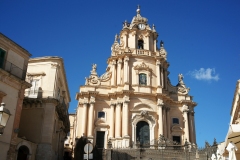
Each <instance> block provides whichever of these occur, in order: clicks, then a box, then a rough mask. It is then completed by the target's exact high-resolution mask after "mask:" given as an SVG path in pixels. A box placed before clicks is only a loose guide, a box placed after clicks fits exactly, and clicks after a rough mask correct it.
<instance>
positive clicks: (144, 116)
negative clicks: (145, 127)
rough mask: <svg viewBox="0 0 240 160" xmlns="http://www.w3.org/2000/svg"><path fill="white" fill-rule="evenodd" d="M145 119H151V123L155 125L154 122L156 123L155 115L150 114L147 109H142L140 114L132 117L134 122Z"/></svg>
mask: <svg viewBox="0 0 240 160" xmlns="http://www.w3.org/2000/svg"><path fill="white" fill-rule="evenodd" d="M144 119H145V120H148V121H150V122H151V125H154V124H155V119H154V117H153V116H152V115H149V112H148V111H146V110H142V111H141V112H140V114H137V115H135V116H134V117H133V118H132V122H133V123H137V122H139V121H141V120H144Z"/></svg>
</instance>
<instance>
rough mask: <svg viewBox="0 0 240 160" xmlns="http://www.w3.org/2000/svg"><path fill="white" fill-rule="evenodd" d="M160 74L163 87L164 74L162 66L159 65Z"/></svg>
mask: <svg viewBox="0 0 240 160" xmlns="http://www.w3.org/2000/svg"><path fill="white" fill-rule="evenodd" d="M160 75H161V86H162V88H164V80H163V79H164V76H163V66H162V65H160Z"/></svg>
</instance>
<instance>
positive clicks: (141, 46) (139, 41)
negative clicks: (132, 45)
mask: <svg viewBox="0 0 240 160" xmlns="http://www.w3.org/2000/svg"><path fill="white" fill-rule="evenodd" d="M143 44H144V42H143V40H141V39H140V40H138V49H144V48H143Z"/></svg>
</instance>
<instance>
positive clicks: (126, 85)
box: [124, 56, 129, 90]
mask: <svg viewBox="0 0 240 160" xmlns="http://www.w3.org/2000/svg"><path fill="white" fill-rule="evenodd" d="M128 61H129V58H128V57H127V56H126V57H125V58H124V90H129V66H128Z"/></svg>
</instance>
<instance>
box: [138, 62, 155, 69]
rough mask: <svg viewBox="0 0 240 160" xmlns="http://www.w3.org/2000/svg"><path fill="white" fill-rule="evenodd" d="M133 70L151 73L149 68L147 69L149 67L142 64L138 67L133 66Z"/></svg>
mask: <svg viewBox="0 0 240 160" xmlns="http://www.w3.org/2000/svg"><path fill="white" fill-rule="evenodd" d="M134 69H135V70H146V71H152V69H151V68H149V66H147V65H146V64H145V63H144V62H142V63H141V64H139V65H136V66H134Z"/></svg>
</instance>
